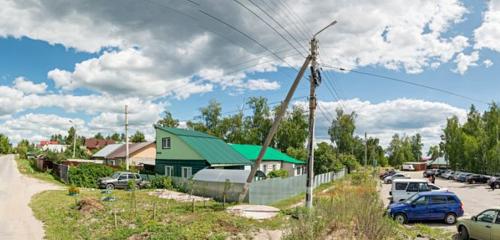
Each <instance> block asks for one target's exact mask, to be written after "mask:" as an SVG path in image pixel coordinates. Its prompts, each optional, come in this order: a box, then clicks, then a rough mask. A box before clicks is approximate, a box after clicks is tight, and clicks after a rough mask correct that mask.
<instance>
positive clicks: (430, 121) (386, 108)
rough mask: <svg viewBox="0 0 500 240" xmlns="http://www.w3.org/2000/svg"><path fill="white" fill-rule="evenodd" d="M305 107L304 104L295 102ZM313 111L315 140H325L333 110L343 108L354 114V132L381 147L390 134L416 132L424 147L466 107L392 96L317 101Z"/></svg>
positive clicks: (438, 135)
mask: <svg viewBox="0 0 500 240" xmlns="http://www.w3.org/2000/svg"><path fill="white" fill-rule="evenodd" d="M298 104H302V105H304V106H306V104H307V103H305V102H299V103H298ZM318 104H319V108H318V113H317V114H316V116H317V120H316V132H317V138H318V139H323V140H326V139H329V136H328V135H327V134H328V128H329V127H330V125H331V121H332V120H333V118H335V117H336V111H335V110H336V109H337V108H343V110H344V111H345V112H347V113H351V112H353V111H354V112H355V113H356V120H355V121H356V132H355V134H356V135H359V136H363V135H364V132H367V133H368V135H369V136H372V137H377V138H379V139H380V142H381V144H382V145H383V146H388V144H389V142H390V140H391V137H392V135H394V134H396V133H397V134H400V135H404V134H407V135H410V134H416V133H420V134H421V135H422V139H423V142H424V144H425V145H426V147H428V146H429V145H432V144H437V143H439V141H440V135H441V134H442V129H443V128H444V126H445V125H446V119H447V118H449V117H451V116H454V115H456V116H457V117H459V119H461V120H462V121H463V120H464V119H465V118H466V110H465V109H461V108H457V107H453V106H451V105H449V104H446V103H440V102H430V101H424V100H418V99H396V100H390V101H385V102H381V103H371V102H370V101H362V100H360V99H351V100H342V101H336V102H325V101H320V102H319V103H318Z"/></svg>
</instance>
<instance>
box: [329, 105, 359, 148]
mask: <svg viewBox="0 0 500 240" xmlns="http://www.w3.org/2000/svg"><path fill="white" fill-rule="evenodd" d="M336 112H337V116H336V118H335V119H334V120H333V121H332V125H331V126H330V128H329V129H328V134H329V135H330V140H331V141H332V142H335V143H336V144H337V149H338V151H339V153H353V152H354V130H355V129H356V126H355V123H354V119H355V117H356V114H355V113H354V112H352V113H351V114H346V113H344V111H343V110H342V109H340V108H338V109H337V110H336Z"/></svg>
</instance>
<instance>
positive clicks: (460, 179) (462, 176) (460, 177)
mask: <svg viewBox="0 0 500 240" xmlns="http://www.w3.org/2000/svg"><path fill="white" fill-rule="evenodd" d="M470 175H472V173H462V174H460V175H458V177H457V179H456V180H457V181H458V182H466V181H467V177H469V176H470Z"/></svg>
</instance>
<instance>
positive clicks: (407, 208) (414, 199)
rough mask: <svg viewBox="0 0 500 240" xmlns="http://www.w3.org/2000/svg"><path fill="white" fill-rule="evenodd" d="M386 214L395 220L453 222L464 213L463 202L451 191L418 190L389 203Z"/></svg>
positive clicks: (401, 221) (402, 222)
mask: <svg viewBox="0 0 500 240" xmlns="http://www.w3.org/2000/svg"><path fill="white" fill-rule="evenodd" d="M388 214H389V215H390V216H392V217H393V218H394V220H396V222H398V223H401V224H405V223H407V222H408V221H416V220H418V221H426V220H443V221H444V222H445V223H447V224H455V222H456V221H457V218H458V217H461V216H463V215H464V209H463V204H462V202H461V201H460V199H458V197H457V195H455V194H454V193H452V192H420V193H417V194H415V195H413V196H411V197H410V198H408V199H406V200H405V201H403V202H399V203H393V204H391V205H389V209H388Z"/></svg>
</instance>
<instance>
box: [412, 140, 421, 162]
mask: <svg viewBox="0 0 500 240" xmlns="http://www.w3.org/2000/svg"><path fill="white" fill-rule="evenodd" d="M423 146H424V144H423V143H422V136H420V134H419V133H417V134H415V135H414V136H412V137H411V152H412V153H413V157H414V158H415V160H416V161H420V159H421V158H422V147H423Z"/></svg>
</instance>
